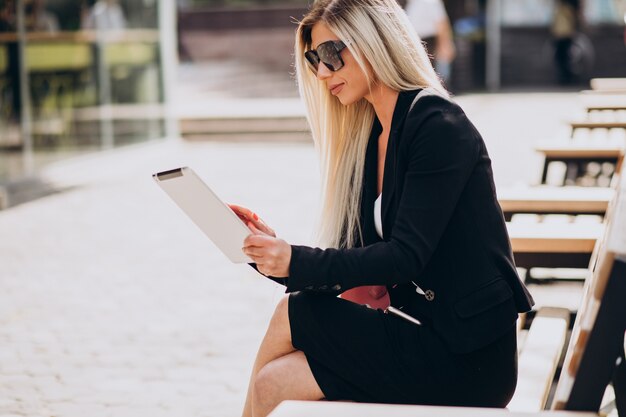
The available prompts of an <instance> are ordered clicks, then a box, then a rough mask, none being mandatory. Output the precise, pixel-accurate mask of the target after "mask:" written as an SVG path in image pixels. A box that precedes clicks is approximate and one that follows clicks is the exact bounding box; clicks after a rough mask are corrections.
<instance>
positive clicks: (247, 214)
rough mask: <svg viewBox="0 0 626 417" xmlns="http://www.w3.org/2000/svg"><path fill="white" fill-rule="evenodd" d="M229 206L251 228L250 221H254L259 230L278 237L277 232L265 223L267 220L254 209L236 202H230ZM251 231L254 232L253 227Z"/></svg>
mask: <svg viewBox="0 0 626 417" xmlns="http://www.w3.org/2000/svg"><path fill="white" fill-rule="evenodd" d="M228 207H230V209H231V210H232V211H234V212H235V214H236V215H237V217H239V218H240V219H241V221H242V222H244V223H245V224H246V225H247V226H248V228H250V226H249V224H248V223H252V224H253V225H254V227H256V229H257V230H260V231H261V232H263V233H265V234H267V235H270V236H272V237H276V232H274V230H273V229H272V228H271V227H269V226H268V225H267V224H265V222H264V221H263V220H261V219H260V218H259V216H258V215H257V214H256V213H254V212H253V211H252V210H250V209H248V208H245V207H241V206H238V205H235V204H229V205H228ZM250 231H251V232H252V233H254V231H253V230H252V229H250Z"/></svg>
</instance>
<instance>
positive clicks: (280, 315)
mask: <svg viewBox="0 0 626 417" xmlns="http://www.w3.org/2000/svg"><path fill="white" fill-rule="evenodd" d="M294 351H295V349H294V347H293V345H292V344H291V329H290V327H289V297H288V296H286V297H284V298H283V299H282V300H280V301H279V302H278V305H277V306H276V310H275V311H274V315H273V316H272V319H271V320H270V324H269V326H268V329H267V332H266V333H265V337H264V338H263V341H262V342H261V346H260V347H259V352H258V353H257V356H256V360H255V361H254V366H253V367H252V376H251V377H250V383H249V385H248V394H247V396H246V403H245V405H244V409H243V414H242V416H243V417H252V416H253V413H252V411H253V409H252V396H253V392H254V382H255V380H256V378H257V374H258V373H259V371H260V370H261V368H263V367H264V366H265V365H267V364H268V363H269V362H271V361H273V360H274V359H277V358H279V357H281V356H285V355H288V354H290V353H292V352H294Z"/></svg>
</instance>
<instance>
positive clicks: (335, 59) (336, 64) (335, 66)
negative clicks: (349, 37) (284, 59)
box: [304, 41, 346, 74]
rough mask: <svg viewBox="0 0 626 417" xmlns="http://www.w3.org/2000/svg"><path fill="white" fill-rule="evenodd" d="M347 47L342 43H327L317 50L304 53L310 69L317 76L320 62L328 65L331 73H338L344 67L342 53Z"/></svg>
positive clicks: (323, 43)
mask: <svg viewBox="0 0 626 417" xmlns="http://www.w3.org/2000/svg"><path fill="white" fill-rule="evenodd" d="M345 47H346V44H345V43H343V42H342V41H326V42H322V43H320V44H319V45H318V46H317V49H311V50H309V51H306V52H305V53H304V57H305V58H306V62H307V64H309V68H310V69H311V71H313V74H317V69H318V68H319V66H320V62H322V63H323V64H324V65H326V68H328V69H329V70H331V71H333V72H334V71H338V70H340V69H341V68H342V67H343V59H341V51H343V49H344V48H345Z"/></svg>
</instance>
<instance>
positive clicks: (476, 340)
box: [232, 0, 533, 416]
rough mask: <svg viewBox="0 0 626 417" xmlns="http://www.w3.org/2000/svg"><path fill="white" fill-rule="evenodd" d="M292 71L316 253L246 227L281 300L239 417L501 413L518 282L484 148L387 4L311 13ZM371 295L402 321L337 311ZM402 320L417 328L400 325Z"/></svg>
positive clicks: (519, 299)
mask: <svg viewBox="0 0 626 417" xmlns="http://www.w3.org/2000/svg"><path fill="white" fill-rule="evenodd" d="M295 48H296V69H297V75H298V82H299V86H300V90H301V94H302V96H303V98H304V100H305V103H306V105H307V111H308V120H309V123H310V126H311V131H312V134H313V138H314V140H315V143H316V145H317V148H318V150H319V152H320V155H321V160H322V175H323V181H322V184H323V193H324V204H323V213H322V222H321V226H320V231H321V239H322V242H323V245H324V246H325V247H327V249H320V248H310V247H305V246H295V245H289V244H288V243H287V242H285V241H284V240H281V239H278V238H276V236H275V233H274V232H273V230H272V229H270V228H269V227H268V226H266V225H265V224H264V223H263V222H262V221H261V220H260V219H259V218H258V216H257V215H256V214H254V213H253V212H251V211H250V210H248V209H246V208H242V207H238V206H232V207H233V209H234V210H235V211H236V212H237V214H238V215H239V216H240V217H241V218H242V219H244V220H245V221H246V222H247V224H248V226H249V227H250V229H251V231H252V232H253V234H252V235H250V236H249V237H248V238H247V239H246V241H245V242H244V248H243V250H244V252H245V253H246V254H247V255H248V256H250V258H251V259H253V260H254V261H255V262H256V264H253V266H255V267H256V268H257V269H258V271H259V272H261V273H262V274H264V275H266V276H268V277H270V278H271V279H273V280H275V281H277V282H280V283H282V284H284V285H285V286H286V291H287V292H288V293H290V295H289V296H288V297H286V298H285V299H284V300H281V302H279V304H278V306H277V308H276V311H275V314H274V316H273V317H272V319H271V322H270V325H269V328H268V330H267V333H266V335H265V338H264V339H263V341H262V344H261V346H260V348H259V352H258V356H257V358H256V362H255V364H254V367H253V371H252V377H251V381H250V386H249V390H248V397H247V400H246V404H245V408H244V412H243V415H244V416H265V415H267V414H268V413H269V412H270V411H271V410H272V409H273V408H274V407H275V406H276V405H278V404H279V403H280V402H281V401H282V400H285V399H300V400H320V399H323V398H325V399H327V400H352V401H364V402H383V403H413V404H446V405H467V406H488V407H503V406H505V405H506V404H507V402H508V401H509V399H510V398H511V396H512V394H513V391H514V390H515V385H516V380H517V352H516V331H515V322H516V319H517V315H518V312H522V311H527V310H529V309H530V308H531V306H532V303H533V302H532V298H531V297H530V295H529V294H528V292H527V291H526V289H525V287H524V285H523V284H522V283H521V282H520V280H519V278H518V276H517V273H516V270H515V265H514V263H513V257H512V254H511V248H510V243H509V240H508V236H507V232H506V228H505V223H504V219H503V216H502V212H501V210H500V207H499V205H498V203H497V200H496V193H495V188H494V183H493V179H492V171H491V166H490V160H489V157H488V155H487V151H486V149H485V145H484V143H483V141H482V139H481V137H480V135H479V133H478V132H477V131H476V129H475V128H474V127H473V125H472V124H471V123H470V122H469V121H468V120H467V118H466V117H465V115H464V114H463V112H462V111H461V109H460V108H459V107H458V106H457V105H455V104H454V103H452V102H451V101H449V99H448V97H447V94H446V92H445V91H444V90H443V88H442V87H441V84H440V82H439V81H438V79H437V77H436V75H435V73H434V71H433V68H432V66H431V65H430V63H429V60H428V56H427V55H426V52H425V51H424V48H423V46H422V45H421V43H420V42H419V39H418V38H417V35H416V34H415V32H414V30H413V29H410V24H409V22H408V21H407V18H406V15H405V14H404V12H403V11H402V10H401V9H400V8H399V6H398V5H397V4H396V3H395V2H394V0H320V1H318V2H316V3H315V4H314V5H313V8H312V10H311V11H310V12H309V13H308V14H307V15H306V16H305V17H304V19H303V20H302V22H301V23H300V25H299V27H298V30H297V35H296V47H295ZM362 285H374V286H381V285H382V286H385V287H386V289H387V291H388V293H389V298H390V301H391V304H392V306H393V307H395V308H397V309H399V310H401V311H403V312H404V313H406V314H408V315H409V316H410V317H409V318H410V319H411V320H406V319H403V318H401V317H399V316H397V315H393V314H385V312H384V311H383V310H382V309H372V308H368V307H367V306H364V305H359V304H356V303H352V302H350V301H347V300H344V299H341V298H338V297H336V295H338V294H339V293H341V292H342V291H345V290H348V289H351V288H354V287H358V286H362ZM415 319H417V320H419V321H420V322H421V325H417V324H415V323H414V321H415Z"/></svg>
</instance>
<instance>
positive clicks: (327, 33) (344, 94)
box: [311, 22, 371, 106]
mask: <svg viewBox="0 0 626 417" xmlns="http://www.w3.org/2000/svg"><path fill="white" fill-rule="evenodd" d="M336 40H339V38H338V37H337V35H335V34H334V33H333V32H332V31H331V30H330V29H329V28H328V26H326V25H325V24H324V23H322V22H318V23H316V24H315V26H313V29H312V30H311V45H312V48H313V49H316V48H317V46H318V45H319V44H321V43H323V42H326V41H336ZM341 58H342V59H343V62H344V66H343V67H341V69H339V70H338V71H335V72H333V71H331V70H329V69H328V68H327V67H326V65H324V64H323V63H322V62H320V64H319V68H318V69H317V79H318V80H320V81H323V82H324V83H326V87H327V88H328V90H329V91H330V93H331V94H332V95H334V96H336V97H337V98H338V99H339V101H340V102H341V104H343V105H344V106H347V105H348V104H352V103H355V102H357V101H359V100H360V99H362V98H366V99H368V100H369V94H370V84H369V83H368V81H367V78H366V77H365V73H364V72H363V70H361V67H360V66H359V64H358V63H357V62H356V60H355V59H354V56H352V53H351V52H350V51H349V50H348V48H344V49H343V50H342V51H341ZM370 78H371V77H370Z"/></svg>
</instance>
